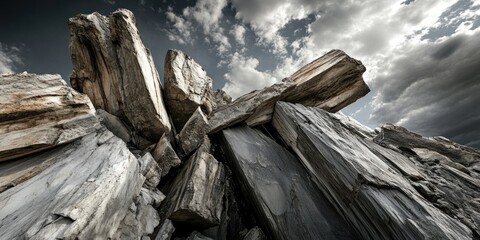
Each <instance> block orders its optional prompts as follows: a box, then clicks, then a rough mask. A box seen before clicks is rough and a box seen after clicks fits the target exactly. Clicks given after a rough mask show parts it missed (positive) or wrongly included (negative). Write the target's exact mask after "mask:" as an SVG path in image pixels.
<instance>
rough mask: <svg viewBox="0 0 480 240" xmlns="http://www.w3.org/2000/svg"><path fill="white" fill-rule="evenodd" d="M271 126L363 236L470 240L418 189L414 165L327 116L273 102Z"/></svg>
mask: <svg viewBox="0 0 480 240" xmlns="http://www.w3.org/2000/svg"><path fill="white" fill-rule="evenodd" d="M273 125H274V127H275V128H276V129H277V131H278V133H279V134H280V136H281V137H282V138H283V139H284V141H285V142H286V143H287V144H288V145H289V146H290V147H291V148H292V149H293V151H295V153H297V155H298V156H299V157H300V159H301V160H302V163H303V164H304V166H305V167H306V169H307V170H308V172H309V173H310V175H311V176H312V178H313V179H314V181H315V183H316V185H317V186H318V188H319V189H320V190H321V191H322V192H323V193H324V194H325V196H327V198H328V200H329V201H330V202H331V203H332V204H333V205H334V206H335V208H336V209H337V210H338V211H340V212H341V214H342V216H344V217H345V218H346V219H347V220H348V221H349V222H350V223H351V224H353V226H354V227H355V229H356V230H357V232H358V233H359V234H361V235H362V237H363V238H366V239H472V238H473V233H472V230H471V229H469V228H468V227H467V226H466V225H465V224H463V223H462V222H461V221H460V220H458V219H455V218H452V217H450V216H449V215H448V213H446V212H444V209H442V208H438V207H437V206H436V205H435V204H433V203H432V202H431V201H430V200H429V199H428V198H424V196H423V195H422V194H421V193H420V192H419V191H418V190H417V188H416V187H415V184H416V183H421V182H422V181H423V179H424V175H423V174H422V173H421V171H418V170H421V169H420V168H418V167H417V165H416V164H415V163H413V162H411V160H410V159H408V158H406V157H405V156H403V155H402V154H400V153H397V152H394V151H392V150H390V149H386V148H383V147H381V146H379V145H377V144H375V143H374V142H373V141H371V140H369V139H367V138H364V137H362V136H359V135H358V134H357V132H352V131H351V130H350V129H349V128H346V127H345V126H344V125H342V123H341V122H340V121H339V120H338V119H337V118H336V117H333V116H332V114H330V113H328V112H326V111H324V110H321V109H318V108H307V107H304V106H302V105H299V104H297V105H294V104H291V103H285V102H278V103H277V105H276V108H275V115H274V117H273ZM427 189H428V186H427ZM458 204H462V203H461V202H459V203H458Z"/></svg>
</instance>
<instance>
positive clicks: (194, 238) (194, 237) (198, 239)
mask: <svg viewBox="0 0 480 240" xmlns="http://www.w3.org/2000/svg"><path fill="white" fill-rule="evenodd" d="M186 240H213V239H212V238H209V237H206V236H204V235H203V234H201V233H199V232H197V231H193V232H192V234H190V236H188V237H187V238H186Z"/></svg>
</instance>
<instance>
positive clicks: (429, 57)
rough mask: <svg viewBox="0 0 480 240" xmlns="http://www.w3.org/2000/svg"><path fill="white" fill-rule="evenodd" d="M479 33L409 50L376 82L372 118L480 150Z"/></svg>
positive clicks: (425, 44)
mask: <svg viewBox="0 0 480 240" xmlns="http://www.w3.org/2000/svg"><path fill="white" fill-rule="evenodd" d="M478 39H480V31H476V32H474V33H473V35H471V36H470V35H467V34H458V35H456V36H452V37H450V38H448V39H446V40H443V41H435V42H423V43H422V44H420V45H418V46H414V47H411V48H409V49H407V50H406V52H404V53H403V55H402V56H401V57H398V58H397V59H396V60H395V61H393V63H392V64H391V67H390V69H387V71H386V72H387V74H386V75H385V76H386V77H385V76H384V77H379V78H377V79H376V80H375V81H374V88H376V89H377V90H378V91H379V94H378V95H377V99H376V100H375V104H376V109H374V111H373V114H372V119H374V120H375V121H377V122H379V123H382V122H393V123H397V124H400V125H402V126H405V127H407V128H408V129H410V130H412V131H416V132H419V133H421V134H425V135H430V136H432V135H442V136H445V137H448V138H450V139H452V140H454V141H457V142H460V143H463V144H468V145H472V146H476V147H480V142H479V138H480V127H479V126H480V94H479V93H480V71H479V66H480V41H478Z"/></svg>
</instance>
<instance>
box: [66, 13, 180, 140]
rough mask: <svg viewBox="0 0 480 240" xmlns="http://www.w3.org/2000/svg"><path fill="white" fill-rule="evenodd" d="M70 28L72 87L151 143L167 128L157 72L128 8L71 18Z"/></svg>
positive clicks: (168, 126) (166, 115) (169, 126)
mask: <svg viewBox="0 0 480 240" xmlns="http://www.w3.org/2000/svg"><path fill="white" fill-rule="evenodd" d="M69 27H70V38H71V39H70V52H71V57H72V63H73V72H72V74H71V77H70V79H71V83H72V86H73V88H75V89H76V90H78V91H80V92H83V93H86V94H87V95H88V96H89V97H90V99H91V100H92V102H93V104H94V106H95V107H96V108H101V109H104V110H105V111H107V112H109V113H111V114H113V115H116V116H118V117H120V118H121V119H123V120H125V121H126V122H127V123H128V124H129V125H131V126H132V127H133V128H134V129H135V131H137V132H138V133H139V134H140V135H141V136H143V137H145V138H147V139H149V140H150V141H152V142H156V141H158V139H160V137H161V136H162V134H163V133H165V132H169V131H170V128H171V125H170V122H169V119H168V114H167V111H166V109H165V106H164V103H163V96H162V87H161V83H160V77H159V75H158V72H157V69H156V68H155V65H154V63H153V59H152V56H151V54H150V52H149V50H148V49H147V48H145V46H144V45H143V43H142V41H141V39H140V36H139V34H138V30H137V27H136V26H135V17H134V16H133V14H132V12H130V11H128V10H125V9H121V10H117V11H115V12H113V13H112V14H111V15H109V16H108V17H105V16H102V15H100V14H98V13H92V14H89V15H83V14H81V15H78V16H75V17H73V18H70V20H69Z"/></svg>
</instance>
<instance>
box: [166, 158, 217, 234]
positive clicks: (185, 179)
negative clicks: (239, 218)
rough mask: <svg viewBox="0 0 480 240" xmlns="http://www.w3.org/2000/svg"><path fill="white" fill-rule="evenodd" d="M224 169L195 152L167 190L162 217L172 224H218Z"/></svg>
mask: <svg viewBox="0 0 480 240" xmlns="http://www.w3.org/2000/svg"><path fill="white" fill-rule="evenodd" d="M224 183H225V169H224V166H223V165H222V163H220V162H218V161H217V160H216V159H215V158H214V157H213V156H212V155H210V154H209V153H206V152H203V151H197V152H196V153H195V154H194V155H192V157H191V158H190V159H189V160H188V161H187V163H186V164H185V166H184V168H183V169H182V171H181V172H180V173H179V174H178V175H177V176H176V177H175V180H174V182H173V183H172V185H171V186H170V188H169V189H170V190H169V192H168V194H167V197H166V200H165V201H164V203H162V207H161V214H162V215H163V216H166V217H167V218H168V219H170V220H172V221H174V222H182V223H185V224H189V225H194V226H197V227H201V228H202V227H210V226H213V225H216V224H218V223H219V221H220V214H221V213H222V208H223V195H224Z"/></svg>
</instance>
